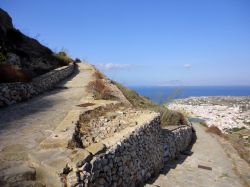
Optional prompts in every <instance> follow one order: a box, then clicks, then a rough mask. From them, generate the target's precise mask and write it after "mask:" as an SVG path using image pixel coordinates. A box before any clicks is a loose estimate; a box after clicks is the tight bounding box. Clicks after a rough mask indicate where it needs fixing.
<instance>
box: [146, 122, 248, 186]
mask: <svg viewBox="0 0 250 187" xmlns="http://www.w3.org/2000/svg"><path fill="white" fill-rule="evenodd" d="M194 127H195V129H196V132H197V140H196V143H195V144H194V145H193V147H192V150H191V151H192V152H193V154H192V155H191V156H186V155H181V156H180V158H179V159H178V160H176V161H175V162H172V163H171V164H167V166H166V167H165V169H164V172H163V173H162V174H161V175H159V176H158V177H157V178H156V179H153V180H152V181H151V182H150V183H149V184H147V185H146V186H147V187H153V186H160V187H172V186H175V187H182V186H189V187H207V186H209V187H236V186H237V187H242V186H249V185H250V168H249V166H248V164H247V163H246V162H245V161H244V160H242V159H241V158H240V157H239V156H238V154H237V153H236V152H235V150H234V149H232V147H230V145H229V144H228V143H227V142H226V141H223V140H220V138H219V137H216V136H215V135H211V134H208V133H207V132H205V129H204V127H202V126H200V125H199V124H195V125H194ZM198 165H202V166H207V167H211V168H212V170H207V169H201V168H198Z"/></svg>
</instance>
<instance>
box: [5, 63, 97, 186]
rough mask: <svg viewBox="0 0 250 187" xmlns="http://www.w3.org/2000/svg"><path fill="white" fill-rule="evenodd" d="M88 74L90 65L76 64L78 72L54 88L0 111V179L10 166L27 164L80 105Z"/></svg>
mask: <svg viewBox="0 0 250 187" xmlns="http://www.w3.org/2000/svg"><path fill="white" fill-rule="evenodd" d="M92 74H93V68H92V67H91V66H89V65H87V64H79V67H78V70H76V72H75V73H74V74H73V75H72V76H71V77H69V78H67V79H66V80H65V81H63V82H61V83H60V84H59V85H58V86H57V87H56V88H55V89H53V90H51V91H48V92H46V93H45V94H43V95H40V96H38V97H35V98H33V99H30V100H29V101H27V102H23V103H19V104H16V105H13V106H10V107H7V108H3V109H1V110H0V161H1V165H0V173H1V174H0V179H1V176H3V175H5V174H4V173H6V172H7V173H8V172H9V169H10V168H11V167H14V170H15V166H16V164H14V163H23V162H25V161H27V160H28V159H29V158H28V153H29V152H30V151H32V150H34V149H35V148H36V147H38V145H39V144H40V142H41V141H43V140H44V139H45V138H46V137H48V136H50V134H51V133H53V130H54V129H55V128H56V127H57V125H58V124H59V123H60V122H61V121H62V120H63V119H64V118H65V116H66V115H67V113H68V112H69V111H70V110H72V109H74V107H77V106H76V105H78V104H81V103H80V100H81V99H82V98H84V97H85V96H86V97H87V92H86V90H85V86H86V85H87V84H88V82H89V81H90V80H92V79H93V78H92ZM13 165H14V166H13ZM22 169H24V168H22ZM11 172H13V170H12V171H11ZM0 181H1V180H0ZM0 186H1V183H0Z"/></svg>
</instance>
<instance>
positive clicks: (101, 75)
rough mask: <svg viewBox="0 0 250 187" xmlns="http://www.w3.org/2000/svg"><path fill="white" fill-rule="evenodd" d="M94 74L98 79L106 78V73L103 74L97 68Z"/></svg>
mask: <svg viewBox="0 0 250 187" xmlns="http://www.w3.org/2000/svg"><path fill="white" fill-rule="evenodd" d="M93 76H94V77H95V78H96V79H103V78H104V75H103V74H102V73H101V72H100V71H98V70H96V71H95V72H94V73H93Z"/></svg>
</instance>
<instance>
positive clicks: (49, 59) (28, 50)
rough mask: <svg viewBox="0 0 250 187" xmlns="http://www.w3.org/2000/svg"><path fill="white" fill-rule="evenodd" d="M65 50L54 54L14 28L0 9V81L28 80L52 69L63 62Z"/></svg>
mask: <svg viewBox="0 0 250 187" xmlns="http://www.w3.org/2000/svg"><path fill="white" fill-rule="evenodd" d="M65 59H67V56H66V54H65V53H62V52H61V53H58V54H54V53H53V52H52V51H51V50H50V49H49V48H47V47H45V46H43V45H42V44H40V43H39V42H38V41H37V40H35V39H33V38H30V37H28V36H26V35H24V34H23V33H22V32H21V31H19V30H18V29H16V28H14V26H13V23H12V19H11V17H10V16H9V15H8V13H7V12H5V11H4V10H3V9H1V8H0V74H1V77H0V82H19V81H29V80H30V79H31V78H33V77H36V76H38V75H40V74H43V73H46V72H48V71H50V70H52V69H55V68H57V67H60V66H64V65H67V64H68V63H69V61H70V60H68V59H67V60H65Z"/></svg>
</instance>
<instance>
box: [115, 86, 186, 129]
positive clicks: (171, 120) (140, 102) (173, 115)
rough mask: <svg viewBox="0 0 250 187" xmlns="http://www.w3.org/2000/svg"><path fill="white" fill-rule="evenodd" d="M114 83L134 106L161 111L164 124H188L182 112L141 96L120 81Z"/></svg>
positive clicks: (162, 123)
mask: <svg viewBox="0 0 250 187" xmlns="http://www.w3.org/2000/svg"><path fill="white" fill-rule="evenodd" d="M113 84H115V85H116V86H117V87H118V88H119V89H120V90H121V92H122V93H123V95H124V96H125V97H126V98H127V100H128V101H129V102H130V103H131V104H132V105H133V106H134V107H137V108H143V109H148V110H152V111H155V112H159V113H160V114H161V125H162V126H170V125H186V124H187V120H186V118H185V116H184V115H183V114H182V113H181V112H178V111H173V110H169V109H168V108H167V106H165V105H159V104H156V103H154V102H152V101H150V100H149V99H148V98H147V97H144V96H140V95H139V94H138V93H136V92H135V91H133V90H130V89H128V88H126V87H124V86H123V85H121V84H120V83H117V82H115V81H113Z"/></svg>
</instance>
